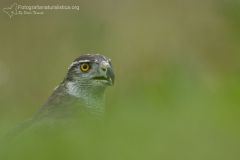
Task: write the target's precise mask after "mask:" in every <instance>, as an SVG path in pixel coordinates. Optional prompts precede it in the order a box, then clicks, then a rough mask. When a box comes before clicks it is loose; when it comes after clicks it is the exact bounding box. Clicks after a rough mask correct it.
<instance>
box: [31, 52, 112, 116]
mask: <svg viewBox="0 0 240 160" xmlns="http://www.w3.org/2000/svg"><path fill="white" fill-rule="evenodd" d="M114 77H115V76H114V72H113V69H112V63H111V60H110V59H109V58H107V57H106V56H103V55H100V54H84V55H81V56H80V57H78V58H76V59H75V60H74V61H73V62H72V64H71V65H70V66H69V68H68V72H67V74H66V76H65V78H64V80H63V81H62V82H61V83H60V84H59V85H58V86H57V87H56V89H55V90H54V92H53V93H52V95H51V96H50V97H49V99H48V101H47V102H46V103H45V104H44V105H43V106H42V107H41V108H40V110H39V111H38V112H37V113H36V115H35V116H34V118H33V119H36V120H37V119H42V118H54V119H55V118H65V117H72V116H75V115H76V114H78V113H81V112H84V113H87V114H89V115H94V116H99V115H102V114H103V113H104V111H105V107H104V91H105V89H106V87H107V86H111V85H113V84H114Z"/></svg>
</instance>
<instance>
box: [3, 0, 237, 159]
mask: <svg viewBox="0 0 240 160" xmlns="http://www.w3.org/2000/svg"><path fill="white" fill-rule="evenodd" d="M62 2H64V1H62ZM22 3H25V2H22ZM28 3H29V4H31V3H30V2H28ZM28 3H27V2H26V4H28ZM39 3H41V4H48V2H44V1H42V2H39ZM64 3H70V2H64ZM0 4H1V7H2V6H4V7H5V6H9V5H10V4H9V2H0ZM77 4H78V5H79V6H80V11H79V12H68V11H66V12H50V13H48V14H47V15H43V16H30V15H29V16H16V17H14V18H13V19H11V20H10V19H9V18H8V17H7V15H5V14H1V15H0V18H1V25H0V33H1V37H0V44H1V47H0V134H1V135H4V134H5V133H6V132H7V130H8V129H10V128H12V127H13V126H15V125H16V124H18V123H19V122H22V121H23V120H25V119H27V118H29V117H31V115H32V114H33V113H34V112H35V111H36V109H37V108H38V107H39V106H41V104H43V102H44V101H45V100H46V99H47V97H48V96H49V94H50V93H51V92H52V89H53V88H54V87H55V86H56V85H57V84H58V83H59V82H60V81H61V80H62V78H63V76H64V74H65V73H66V68H67V66H68V65H69V63H70V62H71V61H72V60H73V59H74V58H75V57H77V56H78V55H79V54H80V53H85V52H100V53H103V54H105V55H107V56H109V57H110V58H111V59H112V60H113V65H114V68H115V72H116V84H115V86H114V87H112V88H109V89H108V90H107V93H106V94H107V114H106V118H105V124H104V125H98V124H92V123H86V124H84V125H82V124H81V123H80V124H81V125H80V124H79V126H78V127H76V128H74V129H71V130H63V129H61V128H60V129H59V128H56V130H50V131H47V129H46V130H43V131H42V132H43V133H42V134H40V135H41V136H40V135H39V134H35V133H29V134H26V135H23V136H21V137H20V138H17V139H16V140H14V141H13V142H11V143H10V142H9V143H6V142H5V143H1V144H0V159H24V160H27V159H31V160H32V159H110V160H112V159H114V160H117V159H119V160H120V159H121V160H122V159H156V160H158V159H184V160H185V159H190V160H193V159H194V160H197V159H199V160H200V159H201V160H202V159H211V160H213V159H218V160H220V159H236V160H237V159H239V158H240V155H239V147H240V146H239V145H240V142H239V141H240V136H239V131H240V130H239V120H240V119H239V106H240V101H239V97H240V83H239V81H240V76H239V69H240V68H239V67H240V66H239V61H240V59H239V58H240V56H239V51H240V47H239V43H240V39H239V33H240V32H239V13H240V12H239V11H240V10H239V9H240V5H239V2H238V1H237V0H231V1H217V0H211V1H208V0H203V1H190V0H186V1H181V2H180V1H176V0H173V1H166V0H163V1H145V2H144V1H121V2H113V1H110V0H106V1H101V2H100V1H99V2H98V1H94V3H93V2H91V3H90V2H88V1H81V2H77ZM1 137H3V138H2V139H4V136H1Z"/></svg>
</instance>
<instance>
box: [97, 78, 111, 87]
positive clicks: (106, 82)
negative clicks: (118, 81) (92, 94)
mask: <svg viewBox="0 0 240 160" xmlns="http://www.w3.org/2000/svg"><path fill="white" fill-rule="evenodd" d="M93 80H94V82H95V83H97V84H101V85H104V86H112V85H113V82H112V80H111V78H105V77H94V78H93Z"/></svg>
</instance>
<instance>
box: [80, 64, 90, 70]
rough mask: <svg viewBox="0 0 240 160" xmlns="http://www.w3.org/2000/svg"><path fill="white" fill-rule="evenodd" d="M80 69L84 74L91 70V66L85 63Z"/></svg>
mask: <svg viewBox="0 0 240 160" xmlns="http://www.w3.org/2000/svg"><path fill="white" fill-rule="evenodd" d="M80 69H81V71H82V72H87V71H89V69H90V65H89V64H88V63H83V64H81V65H80Z"/></svg>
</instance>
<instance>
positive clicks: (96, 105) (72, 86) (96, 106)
mask: <svg viewBox="0 0 240 160" xmlns="http://www.w3.org/2000/svg"><path fill="white" fill-rule="evenodd" d="M66 90H67V93H68V94H70V95H71V96H74V97H77V98H79V99H80V100H82V101H83V102H84V104H85V105H84V107H85V110H86V111H88V112H89V113H91V114H96V115H102V114H103V113H104V112H105V96H104V91H105V87H93V86H89V85H81V84H79V83H76V82H71V81H69V82H67V83H66Z"/></svg>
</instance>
